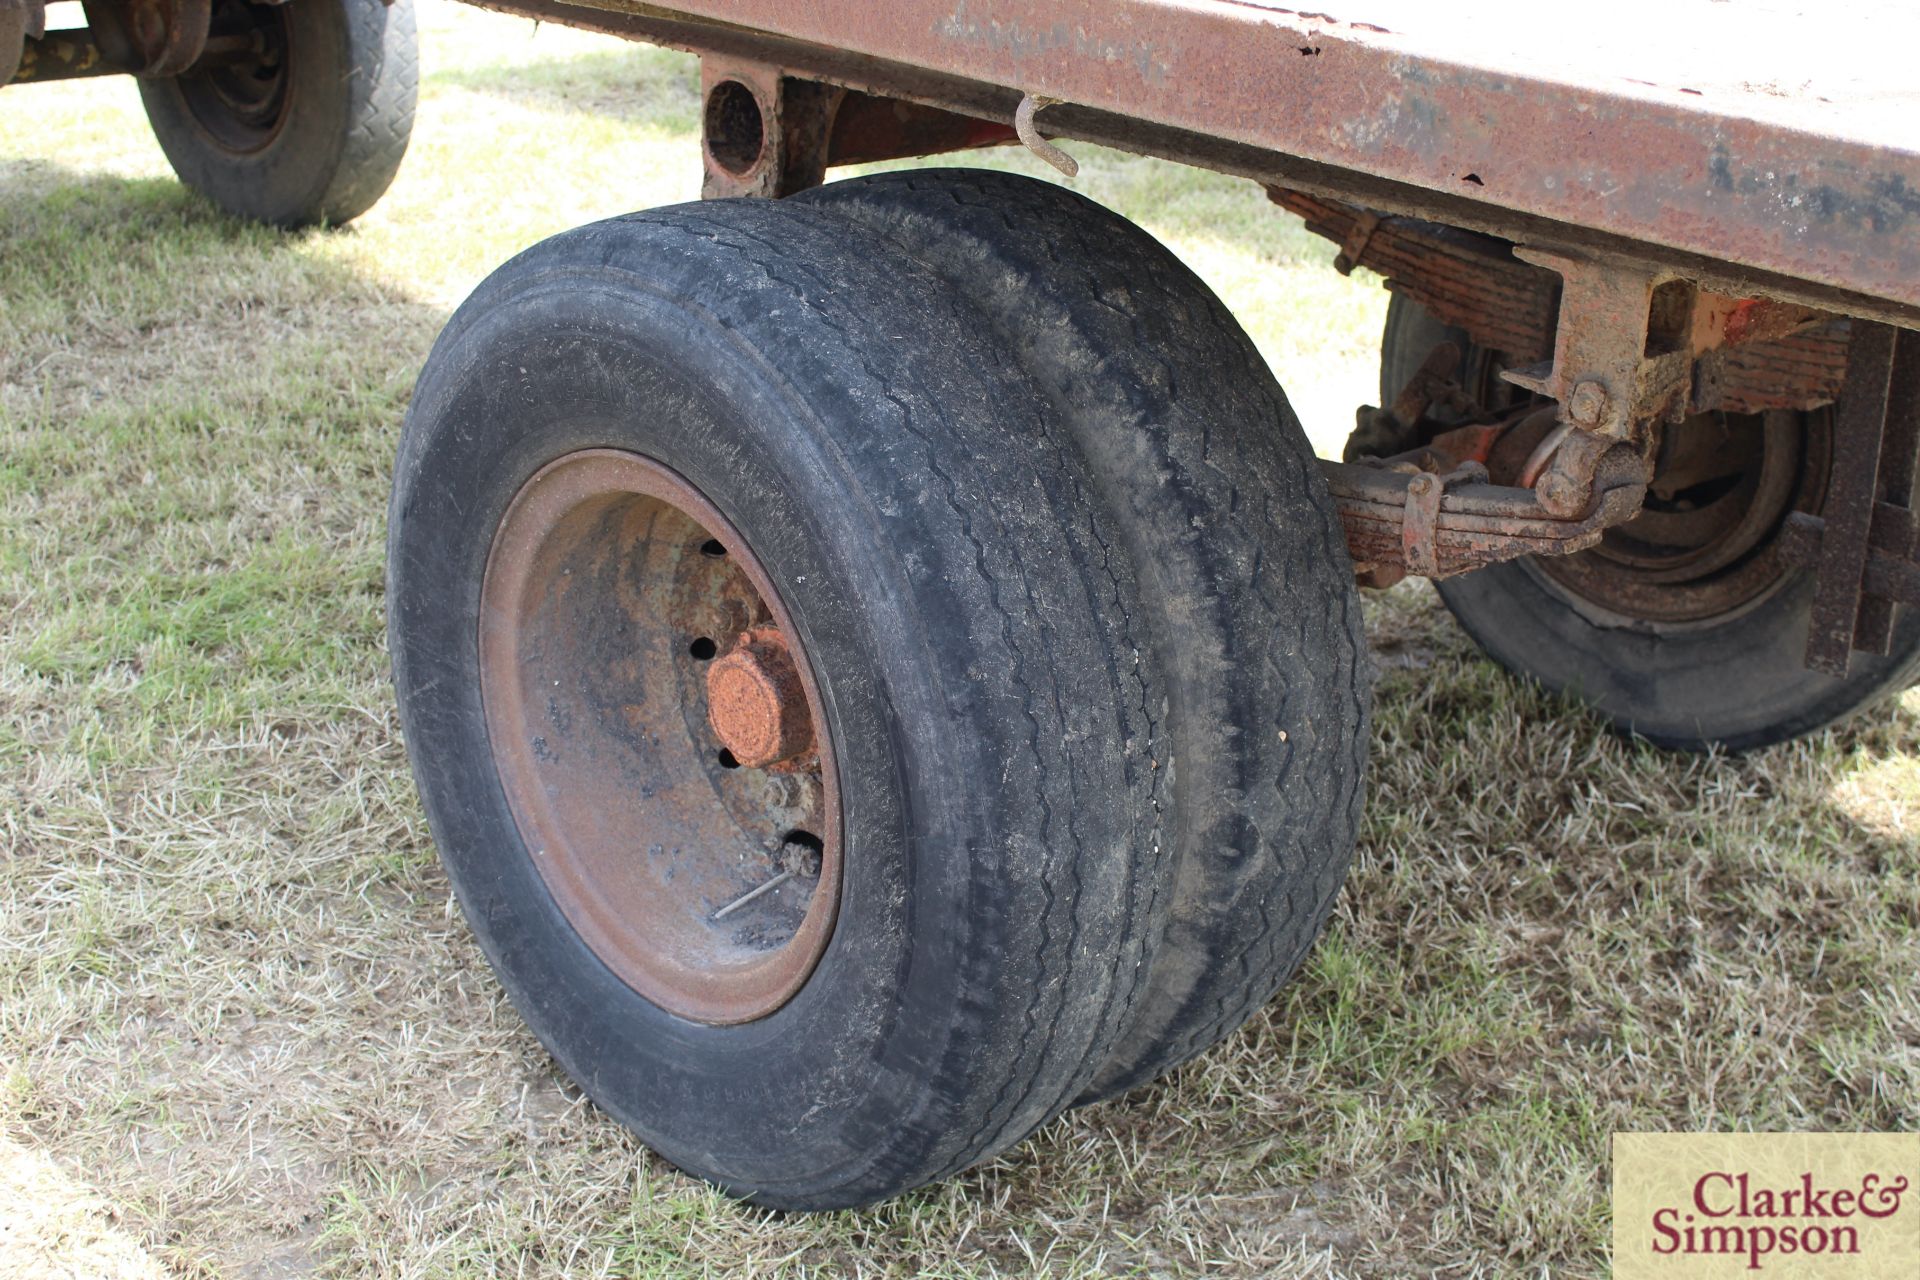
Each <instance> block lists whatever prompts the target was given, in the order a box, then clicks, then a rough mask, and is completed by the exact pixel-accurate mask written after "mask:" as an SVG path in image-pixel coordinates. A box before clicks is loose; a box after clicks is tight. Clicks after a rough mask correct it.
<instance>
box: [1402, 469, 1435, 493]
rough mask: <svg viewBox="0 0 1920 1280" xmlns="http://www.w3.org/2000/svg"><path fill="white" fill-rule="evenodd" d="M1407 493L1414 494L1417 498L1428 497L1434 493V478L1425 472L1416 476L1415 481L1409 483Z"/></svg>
mask: <svg viewBox="0 0 1920 1280" xmlns="http://www.w3.org/2000/svg"><path fill="white" fill-rule="evenodd" d="M1407 492H1408V493H1410V494H1413V495H1414V496H1415V497H1421V498H1424V497H1426V496H1427V494H1429V493H1431V492H1433V477H1432V476H1431V475H1428V474H1426V473H1424V472H1423V473H1421V474H1420V475H1417V476H1415V477H1414V478H1413V479H1411V480H1409V481H1407Z"/></svg>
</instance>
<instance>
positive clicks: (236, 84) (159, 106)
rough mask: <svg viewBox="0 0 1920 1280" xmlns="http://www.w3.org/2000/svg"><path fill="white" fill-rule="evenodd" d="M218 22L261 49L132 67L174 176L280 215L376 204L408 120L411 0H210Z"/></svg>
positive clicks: (284, 220) (414, 54)
mask: <svg viewBox="0 0 1920 1280" xmlns="http://www.w3.org/2000/svg"><path fill="white" fill-rule="evenodd" d="M213 30H214V32H215V34H216V35H224V34H244V33H255V34H256V36H257V39H258V48H259V50H260V52H259V53H258V54H257V55H254V56H250V57H248V58H247V59H246V60H244V61H241V62H234V63H227V64H224V65H220V66H215V67H212V68H210V69H209V70H206V71H202V72H199V73H196V74H193V75H185V76H174V77H169V78H163V79H143V80H141V81H140V100H141V102H142V103H143V104H144V105H145V107H146V110H147V120H148V121H149V123H151V124H152V125H153V132H154V136H155V137H157V138H158V139H159V140H160V147H161V149H162V150H163V151H165V152H166V153H167V162H168V163H169V164H171V165H172V166H173V171H174V172H175V173H177V174H179V175H180V180H181V181H182V182H184V183H186V184H187V185H188V186H190V187H192V188H193V189H194V190H196V191H198V192H200V193H201V194H202V195H204V196H206V197H207V198H208V199H210V200H212V201H213V202H214V203H215V204H217V205H219V206H220V207H221V208H222V209H225V210H226V211H227V212H229V213H232V214H235V215H237V216H239V217H242V218H252V219H254V220H256V221H259V222H265V223H269V224H271V225H273V226H278V227H303V226H311V225H313V224H316V223H332V224H339V223H343V222H347V221H349V220H351V219H353V218H356V217H358V216H359V215H361V214H362V213H365V212H366V211H367V210H368V209H370V208H372V207H373V205H374V202H375V201H377V200H379V199H380V197H381V196H382V195H383V194H384V193H385V192H386V189H387V187H388V185H389V184H390V183H391V182H392V181H393V175H394V174H395V173H396V172H397V171H398V170H399V168H400V158H401V157H402V156H404V155H405V154H406V150H407V139H408V136H409V135H410V134H411V132H412V130H413V108H414V101H415V98H416V97H417V95H418V90H419V54H418V50H417V47H416V43H415V37H414V21H413V0H393V3H392V4H385V3H382V0H290V3H286V4H279V5H265V4H249V3H246V0H216V3H215V5H214V10H213Z"/></svg>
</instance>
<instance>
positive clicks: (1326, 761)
mask: <svg viewBox="0 0 1920 1280" xmlns="http://www.w3.org/2000/svg"><path fill="white" fill-rule="evenodd" d="M1111 264H1120V268H1124V269H1119V268H1116V267H1115V266H1114V265H1111ZM389 551H390V557H389V563H390V580H389V609H390V617H391V631H392V647H393V659H394V671H395V680H396V685H397V688H398V692H399V697H400V705H401V712H402V719H403V724H404V726H405V730H406V735H407V742H408V749H409V753H410V756H411V759H412V761H413V766H414V771H415V775H416V777H417V779H418V782H419V785H420V791H421V794H422V796H423V799H424V801H425V805H426V808H427V812H428V816H429V819H430V821H431V823H432V826H433V830H434V834H435V837H436V840H437V841H438V843H439V847H440V850H441V853H442V856H443V858H444V860H445V862H446V865H447V867H448V870H449V874H450V876H451V878H452V880H453V882H454V885H455V888H456V890H457V891H458V893H459V896H460V898H461V901H462V904H463V906H464V907H465V909H466V912H467V915H468V918H469V919H470V921H471V922H472V924H473V927H474V929H475V932H476V933H477V935H478V936H479V939H480V942H481V944H482V946H483V948H484V949H485V950H486V952H487V954H488V956H489V958H490V959H491V960H492V962H493V964H494V965H495V967H496V969H497V970H498V971H499V973H500V976H501V979H502V981H503V982H504V984H505V985H506V987H507V988H508V990H509V991H510V993H511V994H512V995H513V997H514V999H515V1001H516V1003H517V1004H518V1006H519V1007H520V1009H521V1011H522V1013H523V1014H524V1015H525V1016H526V1018H527V1020H528V1022H529V1023H530V1024H531V1025H532V1027H533V1028H534V1030H535V1031H536V1032H537V1033H538V1034H539V1035H540V1036H541V1038H542V1039H543V1040H544V1041H545V1042H546V1044H547V1045H548V1046H549V1047H550V1048H551V1049H552V1051H553V1052H554V1054H555V1056H556V1057H557V1058H558V1059H559V1060H560V1062H561V1063H562V1064H563V1065H564V1066H565V1067H566V1069H567V1070H568V1071H569V1072H570V1073H571V1074H572V1075H573V1076H574V1077H575V1078H576V1079H577V1080H578V1081H580V1083H581V1084H582V1086H583V1087H584V1088H585V1089H586V1090H587V1091H588V1092H589V1093H590V1094H591V1095H592V1096H593V1097H594V1099H595V1100H596V1101H597V1102H599V1103H600V1104H601V1105H602V1106H603V1107H605V1108H606V1109H607V1110H608V1111H610V1112H611V1113H612V1114H614V1115H615V1116H616V1117H618V1118H619V1119H620V1120H622V1121H623V1122H625V1123H626V1124H628V1125H629V1126H630V1127H632V1128H633V1129H634V1130H635V1131H636V1132H637V1133H639V1134H640V1135H641V1137H642V1138H644V1139H645V1140H646V1141H647V1142H648V1143H649V1144H650V1145H652V1146H653V1147H655V1148H656V1149H657V1150H659V1151H660V1152H661V1153H662V1154H664V1155H665V1156H666V1157H667V1158H669V1159H670V1160H672V1161H674V1162H675V1163H676V1164H679V1165H681V1166H682V1167H683V1168H686V1169H688V1170H690V1171H692V1172H695V1173H698V1174H700V1175H702V1176H704V1177H707V1178H710V1179H713V1180H715V1181H717V1182H719V1183H721V1184H722V1185H724V1186H726V1187H728V1188H729V1189H731V1190H733V1191H735V1192H737V1193H740V1194H744V1195H749V1196H752V1197H753V1198H755V1199H757V1200H759V1201H761V1202H764V1203H767V1204H771V1205H777V1206H784V1207H796V1208H827V1207H835V1206H844V1205H853V1204H859V1203H863V1202H867V1201H871V1200H875V1199H879V1198H882V1197H885V1196H887V1195H890V1194H893V1193H895V1192H898V1191H901V1190H903V1189H906V1188H908V1187H911V1186H915V1185H918V1184H920V1183H923V1182H926V1181H929V1180H932V1179H935V1178H938V1177H940V1176H942V1175H944V1174H947V1173H950V1172H953V1171H956V1170H958V1169H961V1168H964V1167H965V1166H967V1165H969V1164H971V1163H973V1162H975V1161H977V1160H980V1159H982V1158H984V1157H986V1156H989V1155H991V1154H993V1153H994V1152H996V1151H998V1150H1001V1149H1003V1148H1004V1147H1006V1146H1008V1145H1009V1144H1011V1143H1013V1142H1016V1141H1018V1140H1019V1139H1020V1138H1022V1137H1024V1136H1025V1135H1026V1134H1028V1133H1030V1132H1031V1131H1032V1130H1033V1129H1035V1128H1036V1127H1037V1126H1039V1125H1040V1124H1042V1123H1044V1122H1045V1121H1047V1120H1048V1119H1050V1118H1051V1117H1053V1116H1054V1115H1057V1114H1058V1113H1059V1112H1060V1111H1061V1110H1063V1109H1064V1108H1066V1107H1068V1106H1070V1105H1072V1104H1073V1103H1075V1102H1076V1101H1086V1100H1091V1099H1094V1098H1098V1097H1103V1096H1107V1095H1109V1094H1111V1093H1114V1092H1117V1091H1120V1090H1123V1089H1125V1088H1127V1087H1129V1086H1131V1085H1133V1084H1137V1083H1140V1082H1142V1081H1145V1080H1148V1079H1151V1078H1152V1077H1153V1076H1155V1075H1157V1074H1158V1073H1160V1072H1162V1071H1164V1070H1166V1069H1167V1068H1169V1067H1170V1066H1173V1065H1175V1064H1177V1063H1179V1062H1181V1061H1183V1060H1185V1059H1186V1058H1188V1057H1191V1056H1192V1055H1193V1054H1195V1053H1197V1052H1199V1051H1201V1050H1202V1049H1204V1048H1206V1047H1207V1046H1209V1045H1210V1044H1212V1043H1214V1042H1215V1041H1216V1040H1218V1039H1219V1038H1220V1037H1221V1036H1223V1035H1225V1034H1227V1033H1228V1032H1229V1031H1231V1030H1232V1029H1233V1028H1234V1027H1236V1026H1237V1025H1238V1024H1239V1023H1240V1022H1241V1021H1242V1020H1244V1018H1245V1017H1246V1016H1247V1015H1248V1014H1250V1013H1251V1012H1252V1011H1253V1010H1254V1009H1256V1008H1258V1007H1259V1005H1260V1004H1261V1003H1262V1002H1264V1001H1265V1000H1266V999H1267V998H1268V997H1269V996H1270V995H1271V994H1272V992H1273V990H1274V989H1275V988H1276V987H1277V986H1278V985H1279V983H1280V982H1282V981H1283V980H1284V979H1285V977H1286V976H1287V974H1288V973H1289V972H1290V971H1291V970H1292V969H1293V968H1294V967H1295V966H1296V965H1297V964H1298V962H1299V960H1300V958H1301V956H1302V954H1303V953H1304V951H1305V949H1306V947H1307V945H1308V944H1309V943H1310V941H1311V940H1312V938H1313V936H1314V934H1315V933H1316V932H1317V930H1318V929H1319V927H1320V925H1321V923H1322V922H1323V921H1324V919H1325V916H1326V914H1327V912H1328V910H1329V908H1330V906H1331V902H1332V898H1333V895H1334V893H1335V891H1336V889H1337V887H1338V885H1339V883H1340V880H1341V878H1342V876H1343V874H1344V871H1345V867H1346V862H1347V858H1348V856H1349V851H1350V849H1351V847H1352V842H1353V837H1354V829H1355V824H1356V821H1357V816H1358V795H1359V782H1360V775H1361V772H1362V768H1363V763H1364V761H1363V753H1364V743H1365V735H1366V724H1365V720H1366V692H1365V688H1366V681H1365V676H1364V664H1363V662H1362V659H1361V656H1360V655H1361V643H1362V639H1361V634H1360V624H1359V609H1358V606H1357V603H1356V601H1355V599H1354V592H1353V587H1352V584H1351V569H1350V566H1349V564H1348V562H1347V558H1346V553H1345V550H1344V544H1343V542H1342V539H1341V535H1340V530H1339V526H1338V522H1337V520H1336V519H1335V517H1334V515H1333V511H1332V507H1331V504H1330V502H1329V500H1328V497H1327V495H1326V492H1325V490H1324V488H1323V486H1322V484H1321V481H1320V479H1319V474H1318V471H1317V470H1316V468H1315V466H1314V463H1313V460H1312V456H1311V452H1310V450H1309V449H1308V447H1307V445H1306V442H1305V440H1304V437H1303V435H1302V433H1301V431H1300V429H1299V426H1298V424H1297V422H1296V421H1295V420H1294V418H1293V415H1292V414H1291V412H1290V411H1289V410H1288V408H1287V406H1286V403H1285V400H1284V398H1283V397H1282V396H1281V395H1280V392H1279V390H1278V388H1277V387H1276V386H1275V385H1274V384H1273V382H1272V380H1271V377H1270V376H1269V375H1268V374H1267V372H1266V370H1265V367H1264V366H1263V365H1262V364H1261V362H1260V361H1259V358H1258V356H1257V355H1256V354H1255V353H1254V351H1253V349H1252V347H1251V345H1250V344H1249V343H1248V341H1247V339H1246V338H1245V336H1244V335H1243V334H1242V333H1241V332H1240V331H1239V329H1238V328H1237V327H1236V326H1235V325H1234V324H1233V322H1232V320H1231V319H1230V318H1229V317H1228V316H1227V315H1226V313H1225V312H1224V310H1223V309H1222V308H1221V307H1220V305H1219V303H1218V302H1217V301H1216V300H1215V299H1214V298H1213V297H1212V296H1211V295H1210V294H1209V293H1208V291H1207V290H1206V289H1205V287H1204V286H1203V285H1201V284H1200V283H1199V281H1198V280H1196V279H1195V278H1194V277H1193V276H1192V275H1191V274H1190V273H1188V272H1187V271H1186V270H1185V269H1184V268H1183V267H1182V266H1180V264H1179V263H1178V262H1177V261H1175V260H1174V259H1173V258H1172V256H1171V255H1170V254H1168V253H1167V251H1166V250H1165V249H1164V248H1162V247H1161V246H1159V245H1158V244H1156V243H1155V242H1153V241H1152V240H1151V238H1149V237H1147V236H1146V235H1145V234H1144V233H1142V232H1140V231H1139V230H1138V229H1136V228H1134V227H1132V226H1131V225H1129V224H1127V223H1125V222H1124V221H1122V220H1120V219H1118V218H1116V217H1114V216H1113V215H1111V214H1109V213H1107V212H1105V211H1104V210H1101V209H1099V208H1098V207H1096V206H1094V205H1092V204H1090V203H1088V202H1086V201H1084V200H1082V199H1080V198H1079V197H1077V196H1074V195H1072V194H1071V193H1068V192H1065V191H1062V190H1060V189H1058V188H1055V187H1051V186H1047V185H1045V184H1040V183H1034V182H1031V181H1028V180H1024V179H1017V178H1010V177H1004V176H999V175H989V174H976V173H965V172H954V173H919V174H912V175H904V174H903V175H891V176H887V177H882V178H874V179H866V180H861V181H856V182H847V183H840V184H835V185H834V186H832V187H829V188H826V189H824V190H822V191H820V192H818V193H815V194H813V195H810V196H808V197H805V198H802V199H797V200H793V201H788V202H783V203H780V204H769V203H756V202H743V201H723V202H715V203H711V204H706V205H700V206H691V207H684V208H677V209H668V210H662V211H657V212H654V213H650V214H642V215H636V216H633V217H629V218H623V219H617V220H614V221H611V222H605V223H600V224H597V225H594V226H589V227H585V228H581V229H579V230H577V231H574V232H570V233H567V234H565V235H562V236H558V237H555V238H554V239H552V240H549V241H547V242H545V243H543V244H541V245H538V246H536V247H535V248H533V249H531V250H529V251H528V252H527V253H525V254H523V255H521V256H520V257H519V258H517V259H515V260H514V261H513V262H511V263H509V264H508V265H506V266H505V267H503V268H501V269H500V270H499V271H498V272H496V273H495V274H494V276H493V277H492V278H491V279H489V280H488V281H487V282H486V283H485V284H484V285H482V286H481V288H480V289H479V290H478V291H477V292H476V293H475V294H474V296H473V297H472V298H471V299H470V300H469V301H468V302H467V303H466V305H465V306H463V307H462V308H461V310H460V311H459V313H458V314H457V315H456V316H455V317H454V319H453V321H452V322H451V323H450V324H449V325H448V327H447V330H446V331H445V333H444V334H443V335H442V336H441V338H440V340H439V342H438V343H437V345H436V346H435V348H434V352H433V355H432V357H431V358H430V359H429V361H428V364H427V367H426V369H425V370H424V371H423V373H422V375H421V379H420V384H419V387H418V389H417V391H416V394H415V398H414V402H413V406H412V409H411V411H410V414H409V418H408V423H407V428H406V432H405V436H404V439H403V443H402V446H401V453H400V458H399V464H398V467H397V471H396V480H395V489H394V498H393V507H392V512H391V534H390V547H389Z"/></svg>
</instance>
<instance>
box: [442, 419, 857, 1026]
mask: <svg viewBox="0 0 1920 1280" xmlns="http://www.w3.org/2000/svg"><path fill="white" fill-rule="evenodd" d="M480 690H481V699H482V703H483V707H484V711H485V716H486V723H487V733H488V737H489V739H490V740H491V744H492V753H493V760H494V764H495V767H496V769H497V770H498V772H499V777H500V783H501V787H502V790H503V791H504V792H505V795H506V799H507V804H508V807H509V809H510V810H511V811H512V814H513V819H514V822H515V824H516V826H517V827H518V828H519V831H520V834H521V837H522V839H523V840H524V842H525V844H526V849H527V853H528V856H530V857H531V858H532V859H533V862H534V866H535V868H536V869H537V870H538V872H539V874H540V877H541V879H542V880H543V881H544V882H545V884H546V886H547V888H548V890H549V891H550V892H551V893H552V895H553V898H554V901H555V903H556V904H557V905H558V906H559V908H560V910H561V911H562V912H563V913H564V914H565V915H566V917H567V919H568V921H569V922H570V923H571V924H572V925H573V927H574V928H575V930H576V931H577V932H578V933H579V935H580V937H581V938H582V939H583V940H584V941H585V942H586V944H587V945H588V947H590V948H591V949H592V950H593V952H594V953H595V955H597V956H598V957H599V958H600V960H601V961H602V962H603V963H605V964H606V965H607V967H608V968H609V969H611V970H612V971H613V972H614V973H615V974H617V975H618V976H619V977H620V978H621V979H622V980H623V981H625V982H626V983H627V984H628V985H629V986H631V987H632V988H633V989H634V990H635V991H637V992H639V993H640V994H641V995H642V996H645V997H646V998H647V999H649V1000H651V1001H653V1002H654V1003H655V1004H657V1005H659V1006H660V1007H661V1008H663V1009H666V1010H668V1011H669V1012H671V1013H675V1014H678V1015H680V1016H681V1017H684V1018H688V1019H691V1020H694V1021H698V1022H705V1023H712V1024H722V1025H725V1024H734V1023H741V1022H750V1021H753V1020H755V1019H757V1018H762V1017H765V1016H767V1015H768V1014H770V1013H772V1012H774V1011H775V1010H777V1009H779V1008H780V1007H781V1006H782V1005H784V1004H785V1003H786V1002H787V1001H788V1000H790V999H792V997H793V996H794V994H795V993H796V992H798V991H799V990H800V988H801V987H803V986H804V985H805V984H806V981H807V979H808V977H809V976H810V975H811V974H812V972H813V969H814V966H815V965H816V964H818V962H819V960H820V957H821V955H822V953H823V952H824V951H825V949H826V945H827V941H828V939H829V938H830V936H831V935H832V931H833V924H834V916H835V912H836V910H837V907H838V902H839V896H840V893H839V890H840V877H841V841H840V818H839V796H838V789H837V786H836V781H835V775H834V762H833V752H832V750H831V744H830V742H829V740H828V737H827V733H826V719H825V717H824V715H823V713H822V708H821V701H820V693H819V688H818V685H817V682H816V681H815V679H814V675H813V670H812V667H811V666H810V664H809V662H808V660H807V655H806V653H805V651H804V649H803V648H802V646H801V644H800V641H799V637H798V635H797V633H796V632H795V630H794V627H793V620H792V617H791V615H790V614H789V613H788V611H787V610H786V608H785V606H784V605H783V604H782V603H781V601H780V597H779V593H778V592H777V591H775V589H774V587H773V583H772V580H771V579H770V578H769V577H768V575H767V572H766V570H765V569H764V568H763V567H762V566H761V564H760V562H759V561H758V559H757V558H755V556H754V555H753V553H752V551H751V550H750V549H749V548H748V546H747V543H746V540H745V539H744V538H742V537H741V535H740V533H739V532H738V530H736V529H735V528H734V527H733V525H732V524H731V523H730V522H728V520H727V519H726V518H725V517H724V516H723V515H721V513H720V512H719V511H718V510H717V509H716V508H715V507H714V506H713V504H712V503H710V502H709V501H707V499H706V498H705V497H704V496H702V495H701V494H700V493H699V492H698V491H697V490H696V489H695V488H694V487H693V486H692V485H691V484H689V483H688V482H687V481H686V480H685V479H684V478H683V477H681V476H680V475H678V474H677V473H675V472H673V471H672V470H670V469H668V468H667V467H665V466H662V465H661V464H660V463H658V462H655V461H653V460H651V459H648V458H645V457H642V456H640V455H639V454H634V453H628V452H624V451H621V450H614V449H588V450H582V451H579V452H576V453H572V454H568V455H566V456H564V457H562V458H560V459H558V460H556V461H554V462H552V463H549V464H548V465H547V466H545V467H543V468H542V469H541V470H540V471H539V472H538V473H537V474H536V475H534V476H533V478H532V479H530V480H528V481H527V483H526V484H525V485H524V486H523V487H522V488H521V490H520V491H519V493H518V494H516V495H515V496H514V498H513V501H512V502H511V503H510V504H509V505H508V508H507V511H506V514H505V515H504V516H503V517H502V519H501V522H500V525H499V528H498V530H497V531H496V533H495V535H494V540H493V546H492V549H491V551H490V553H489V555H488V559H487V568H486V574H485V578H484V580H483V585H482V588H481V602H480Z"/></svg>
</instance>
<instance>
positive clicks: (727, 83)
mask: <svg viewBox="0 0 1920 1280" xmlns="http://www.w3.org/2000/svg"><path fill="white" fill-rule="evenodd" d="M706 134H707V137H706V142H707V154H708V155H710V156H712V157H713V160H714V163H715V164H717V165H719V166H720V167H721V168H722V169H725V170H726V171H727V172H728V173H730V174H732V175H733V176H734V177H736V178H742V177H745V176H746V175H747V174H749V173H751V172H753V168H754V166H755V165H757V164H759V163H760V153H761V151H762V150H764V149H765V147H766V143H767V130H766V124H765V122H764V121H763V120H762V119H761V118H760V101H759V99H757V98H755V97H754V96H753V90H751V89H749V88H747V86H745V85H744V84H741V83H740V82H739V81H738V80H722V81H721V82H720V83H718V84H716V85H714V86H713V88H712V90H711V91H709V92H708V94H707V115H706Z"/></svg>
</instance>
